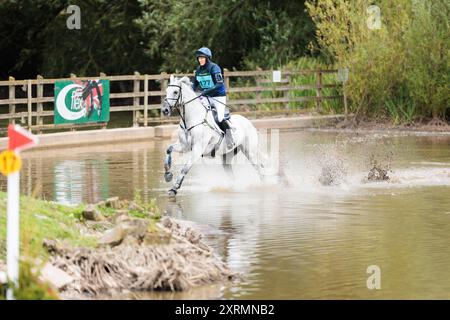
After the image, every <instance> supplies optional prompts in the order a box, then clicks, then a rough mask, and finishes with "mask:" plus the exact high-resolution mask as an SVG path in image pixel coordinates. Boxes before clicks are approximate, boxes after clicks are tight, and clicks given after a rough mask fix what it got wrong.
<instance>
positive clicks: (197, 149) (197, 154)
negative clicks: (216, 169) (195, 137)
mask: <svg viewBox="0 0 450 320" xmlns="http://www.w3.org/2000/svg"><path fill="white" fill-rule="evenodd" d="M202 153H203V148H202V146H201V145H199V144H197V145H194V147H193V148H192V151H191V152H190V154H188V155H187V161H186V162H185V164H184V166H183V168H182V169H181V172H180V174H179V175H178V177H177V180H176V181H175V183H174V185H173V187H172V189H170V190H169V196H170V197H175V195H176V194H177V190H178V189H180V187H181V184H182V183H183V180H184V177H185V176H186V175H187V173H188V172H189V170H190V169H191V167H192V165H193V164H194V162H195V161H197V160H199V159H200V158H201V156H202Z"/></svg>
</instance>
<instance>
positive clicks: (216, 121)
mask: <svg viewBox="0 0 450 320" xmlns="http://www.w3.org/2000/svg"><path fill="white" fill-rule="evenodd" d="M199 100H200V103H201V104H203V105H204V106H205V108H206V109H208V110H211V112H212V115H213V118H214V127H215V129H217V130H218V131H219V132H220V133H221V134H222V136H224V135H225V128H224V127H223V124H222V122H219V118H218V116H217V110H216V108H215V107H214V106H212V105H211V104H210V103H209V99H208V98H200V99H199ZM229 119H230V112H229V111H228V108H226V109H225V115H224V117H223V120H224V121H225V120H229Z"/></svg>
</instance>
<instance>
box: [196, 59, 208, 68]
mask: <svg viewBox="0 0 450 320" xmlns="http://www.w3.org/2000/svg"><path fill="white" fill-rule="evenodd" d="M197 59H198V63H199V64H200V65H201V66H204V65H205V63H206V58H205V57H198V58H197Z"/></svg>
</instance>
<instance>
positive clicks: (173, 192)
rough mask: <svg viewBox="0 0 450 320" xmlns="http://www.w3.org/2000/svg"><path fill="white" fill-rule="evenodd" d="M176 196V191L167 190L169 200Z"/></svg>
mask: <svg viewBox="0 0 450 320" xmlns="http://www.w3.org/2000/svg"><path fill="white" fill-rule="evenodd" d="M176 195H177V191H176V190H175V189H170V190H169V197H170V198H175V196H176Z"/></svg>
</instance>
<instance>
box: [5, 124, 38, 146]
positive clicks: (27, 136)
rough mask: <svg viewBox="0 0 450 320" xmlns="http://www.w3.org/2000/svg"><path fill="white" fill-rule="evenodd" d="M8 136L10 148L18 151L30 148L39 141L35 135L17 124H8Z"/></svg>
mask: <svg viewBox="0 0 450 320" xmlns="http://www.w3.org/2000/svg"><path fill="white" fill-rule="evenodd" d="M8 137H9V142H8V149H9V150H14V151H16V152H17V151H20V150H23V149H27V148H30V147H32V146H34V145H35V144H37V143H38V142H39V139H38V138H37V137H36V136H35V135H33V134H32V133H31V132H29V131H27V130H25V129H23V128H22V127H20V126H18V125H15V124H10V125H9V126H8Z"/></svg>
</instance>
